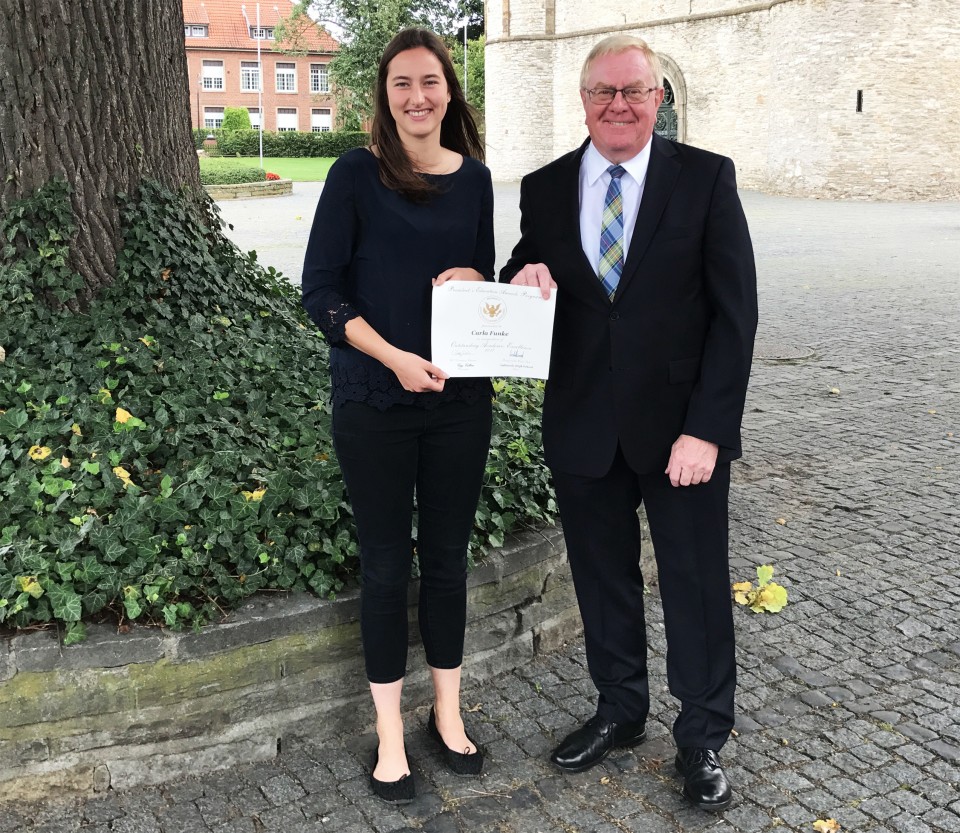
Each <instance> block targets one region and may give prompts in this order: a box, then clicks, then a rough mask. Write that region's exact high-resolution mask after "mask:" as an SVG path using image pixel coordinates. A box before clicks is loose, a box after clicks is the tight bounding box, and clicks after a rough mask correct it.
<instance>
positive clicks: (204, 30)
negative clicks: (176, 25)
mask: <svg viewBox="0 0 960 833" xmlns="http://www.w3.org/2000/svg"><path fill="white" fill-rule="evenodd" d="M208 35H209V29H208V27H206V26H199V25H197V24H196V23H185V24H184V25H183V36H184V37H185V38H205V37H207V36H208Z"/></svg>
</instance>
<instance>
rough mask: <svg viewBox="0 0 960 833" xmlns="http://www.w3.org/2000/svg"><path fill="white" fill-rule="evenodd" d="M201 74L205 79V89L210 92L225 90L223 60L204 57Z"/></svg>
mask: <svg viewBox="0 0 960 833" xmlns="http://www.w3.org/2000/svg"><path fill="white" fill-rule="evenodd" d="M200 75H201V78H202V79H203V85H202V86H203V89H205V90H208V91H210V92H217V91H221V92H222V91H223V87H224V75H223V61H212V60H207V59H204V60H203V62H202V64H201V69H200Z"/></svg>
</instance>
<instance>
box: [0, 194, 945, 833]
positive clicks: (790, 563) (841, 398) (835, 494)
mask: <svg viewBox="0 0 960 833" xmlns="http://www.w3.org/2000/svg"><path fill="white" fill-rule="evenodd" d="M299 187H300V186H298V188H299ZM504 193H506V194H508V195H512V196H510V197H509V198H511V199H512V198H513V197H515V194H516V186H513V185H510V186H504V187H499V186H498V194H499V195H500V197H501V202H506V199H505V198H504V197H503V195H504ZM744 202H745V206H746V208H747V213H748V216H749V218H750V221H751V226H752V229H753V235H754V239H755V243H756V248H757V254H758V261H759V265H760V275H761V279H760V284H761V289H760V294H761V320H762V323H761V327H760V333H759V338H758V347H757V355H758V359H757V361H756V363H755V371H754V378H753V383H752V387H751V391H750V396H749V400H748V403H747V414H746V418H745V443H746V445H745V450H746V456H745V459H744V460H743V461H742V462H740V463H738V464H736V465H735V482H734V487H733V493H732V524H731V537H732V542H731V543H732V572H733V577H734V579H748V578H755V574H754V568H755V566H756V565H759V564H772V565H773V566H774V567H775V569H776V575H775V580H780V581H781V582H782V583H783V584H785V585H786V586H787V587H788V589H789V592H790V604H789V605H788V606H787V607H786V608H785V609H784V610H783V611H782V612H781V613H779V614H763V615H757V614H753V613H751V612H749V611H748V610H746V609H745V608H738V609H737V610H736V622H737V629H738V637H739V647H738V657H739V667H740V684H739V692H738V702H739V708H740V714H739V720H738V729H737V734H736V736H735V737H732V738H731V740H730V742H729V743H728V744H727V745H726V747H725V748H724V750H723V756H724V760H725V762H726V763H727V765H728V771H729V774H730V776H731V779H732V781H733V783H734V785H735V789H736V799H735V802H734V804H733V806H732V807H731V808H730V809H729V810H727V811H726V812H725V813H723V814H720V815H710V814H706V813H702V812H700V811H698V810H695V809H692V808H690V807H688V806H687V805H686V804H685V802H684V800H683V798H682V797H681V795H680V794H679V787H680V782H679V779H678V778H677V776H676V775H675V773H674V770H673V763H672V758H673V749H672V742H671V739H670V731H669V726H670V724H671V721H672V719H673V715H674V709H675V704H674V703H673V702H672V700H671V698H670V697H669V695H668V693H667V691H666V688H665V679H664V658H663V652H664V640H663V630H662V616H661V612H660V609H659V603H658V600H657V596H656V592H655V591H654V592H653V593H652V594H651V595H650V597H649V607H650V614H649V616H648V620H649V630H650V643H651V649H652V654H653V656H652V657H651V671H652V674H653V678H652V681H651V682H652V686H651V688H652V695H653V700H654V702H653V707H652V715H651V716H652V722H651V725H650V727H649V730H650V731H649V737H650V739H649V740H648V741H647V742H646V743H644V744H643V745H641V746H639V747H637V748H636V749H634V750H630V751H618V752H617V753H616V754H614V755H612V756H611V757H610V758H608V759H607V761H606V762H604V764H602V765H601V766H599V767H597V768H595V769H593V770H591V771H588V772H586V773H583V774H580V775H576V776H565V775H562V774H559V773H558V772H556V771H554V770H552V769H551V767H550V766H549V764H548V763H547V761H546V755H547V753H548V751H549V749H550V748H551V746H552V745H553V744H554V743H555V742H556V741H557V739H558V738H560V737H561V736H562V735H563V734H564V733H565V732H566V731H567V730H569V729H570V728H571V727H572V726H573V725H574V724H575V723H576V722H577V721H579V720H580V719H582V718H584V717H585V716H587V715H589V714H590V713H592V711H593V690H592V686H591V684H590V681H589V677H588V675H587V672H586V670H585V665H584V656H583V651H582V648H581V645H580V644H579V643H571V644H569V645H567V646H565V647H564V648H563V649H562V650H560V651H558V652H556V653H553V654H549V655H544V656H542V657H540V658H539V659H538V660H537V661H535V662H534V663H532V664H530V665H528V666H526V667H524V668H521V669H518V670H517V671H515V672H513V673H508V674H505V675H503V676H501V677H499V678H496V679H495V680H493V681H492V682H489V683H487V684H485V685H483V686H476V685H470V684H469V678H468V684H467V688H466V692H465V698H464V699H465V702H466V703H467V704H468V705H469V706H471V707H472V709H473V711H474V713H473V714H471V715H469V716H468V725H469V726H470V728H471V730H472V732H473V733H474V734H475V735H476V737H477V739H478V740H480V741H481V742H482V743H484V744H485V745H486V747H487V749H488V752H489V765H488V768H487V772H486V775H485V777H484V778H483V779H482V780H481V781H469V780H466V781H461V780H457V779H455V778H454V777H453V776H451V775H450V774H448V773H447V772H445V771H444V770H443V769H442V768H441V767H440V765H439V762H438V760H437V758H436V756H435V754H433V752H432V749H431V747H430V746H429V745H428V743H427V740H428V739H427V738H426V736H425V732H424V729H423V724H424V722H425V716H426V714H425V707H423V706H421V707H420V708H419V709H418V710H417V711H415V712H411V713H410V714H409V716H408V721H407V725H408V743H409V747H408V748H409V750H410V752H411V756H412V758H413V760H414V762H415V766H414V770H415V775H416V779H417V782H418V788H419V793H420V797H419V798H418V799H417V800H416V802H415V803H413V804H411V805H409V806H408V807H406V808H403V809H393V808H389V807H387V806H385V805H382V804H379V803H377V801H376V800H375V799H373V798H372V797H371V796H370V795H369V794H368V787H367V784H366V771H367V770H366V766H367V764H368V759H369V753H370V750H371V749H372V745H373V740H374V736H373V735H372V734H371V733H370V726H369V723H368V724H367V725H366V727H365V730H364V731H365V732H366V734H362V735H360V736H346V735H344V736H340V737H338V738H336V739H334V740H332V741H328V742H324V743H318V742H315V741H310V740H294V741H290V742H285V745H284V748H283V752H282V754H281V755H280V756H279V757H278V758H277V760H276V761H274V762H271V763H265V764H257V765H249V766H245V767H241V768H236V769H232V770H229V771H226V772H221V773H218V774H214V775H208V776H203V777H198V778H196V779H191V780H186V781H180V782H177V783H174V784H171V785H168V786H164V787H159V788H150V789H138V790H135V791H130V792H127V793H122V794H108V795H107V796H106V797H102V798H95V799H90V800H87V801H84V802H80V803H69V804H64V803H58V802H57V801H55V800H51V801H50V802H49V803H47V804H45V805H43V806H41V807H31V808H29V813H28V812H27V808H24V809H22V810H21V811H20V812H21V815H18V814H17V812H12V813H7V814H6V815H0V833H7V831H14V830H30V831H44V833H67V831H74V830H80V829H83V830H85V831H92V832H93V833H106V831H113V832H114V833H161V831H162V833H201V832H202V833H266V832H269V833H273V831H283V833H302V832H304V831H326V830H331V831H340V833H362V832H363V831H377V833H386V832H387V831H397V830H412V829H416V830H422V831H428V832H429V833H454V831H498V833H572V831H592V833H614V831H632V833H671V832H672V831H691V832H692V831H707V830H709V831H738V833H755V832H759V831H770V830H777V831H781V830H791V831H813V830H814V828H813V826H812V825H813V822H814V821H815V820H817V819H829V818H833V819H836V820H837V821H838V822H839V823H840V824H841V825H842V829H843V830H845V831H864V833H866V831H872V833H927V831H933V833H957V831H960V789H958V782H960V569H958V568H960V552H958V550H960V545H958V531H960V509H958V501H960V476H958V468H960V460H958V437H960V425H958V412H960V267H958V264H960V206H958V205H957V204H955V203H954V204H863V203H827V202H817V201H800V200H790V199H783V198H775V197H769V196H763V195H759V194H751V193H747V194H744ZM514 204H515V200H514ZM264 205H267V206H269V208H268V209H267V210H268V211H269V212H270V213H272V214H273V215H275V216H276V218H277V223H278V224H279V225H281V226H282V225H283V217H282V216H281V214H282V212H280V209H279V208H278V206H280V202H279V201H277V202H271V203H266V204H264V203H259V204H254V203H252V202H251V203H247V204H246V205H245V206H244V205H239V204H231V205H229V207H228V208H229V212H230V213H231V214H232V213H234V212H236V213H237V214H238V215H241V216H242V215H243V212H247V215H249V216H256V215H259V214H260V213H261V212H262V211H263V210H264V209H263V207H262V206H264ZM502 212H503V213H501V214H498V221H504V218H506V220H505V222H507V223H509V222H515V213H514V214H513V215H512V218H513V219H511V215H509V210H508V208H504V209H502ZM260 226H261V227H260V231H259V233H260V234H265V235H267V236H268V238H269V239H275V236H276V235H280V236H282V232H276V231H273V230H271V229H270V228H269V225H265V224H263V223H261V224H260ZM237 228H238V229H239V228H240V224H239V223H238V224H237ZM513 228H515V225H514V227H513ZM303 232H304V234H305V232H306V227H305V226H304V227H303ZM499 233H500V236H501V237H502V238H503V239H504V240H508V239H509V238H511V237H512V234H513V231H512V229H511V228H501V229H500V232H499ZM271 235H274V236H273V237H271ZM301 236H302V235H301ZM255 245H259V243H258V239H257V238H256V237H253V236H252V235H251V236H250V237H249V238H248V239H246V240H245V241H244V246H245V247H253V246H255ZM301 245H302V244H301ZM503 245H504V246H508V245H509V244H508V243H504V244H503ZM503 252H504V249H501V254H503ZM28 817H30V818H32V821H31V820H28Z"/></svg>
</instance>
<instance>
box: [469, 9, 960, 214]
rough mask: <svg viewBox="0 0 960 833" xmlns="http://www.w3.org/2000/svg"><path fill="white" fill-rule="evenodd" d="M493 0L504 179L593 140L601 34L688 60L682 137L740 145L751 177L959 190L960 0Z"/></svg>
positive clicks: (678, 62) (739, 158)
mask: <svg viewBox="0 0 960 833" xmlns="http://www.w3.org/2000/svg"><path fill="white" fill-rule="evenodd" d="M487 7H488V15H487V27H488V40H487V79H488V81H487V117H486V124H487V141H488V161H489V164H490V166H491V168H492V170H493V174H494V177H495V178H498V179H508V180H513V179H518V178H519V177H521V176H522V175H523V174H525V173H527V172H528V171H530V170H532V169H533V168H535V167H537V166H539V165H542V164H544V163H545V162H546V161H549V160H550V159H552V158H555V157H556V156H559V155H560V154H562V153H565V152H566V151H568V150H571V149H573V148H575V147H576V146H577V145H579V144H580V142H582V141H583V139H584V138H586V128H585V127H584V126H583V112H582V107H581V105H580V99H579V95H578V93H577V89H578V86H579V83H578V76H579V71H580V66H581V64H582V62H583V58H584V56H585V55H586V54H587V52H588V51H589V49H590V47H591V46H592V45H593V44H594V43H595V42H596V41H598V40H600V39H601V38H602V37H605V36H606V35H609V34H614V33H618V32H625V33H629V34H635V35H639V36H640V37H643V38H645V39H646V40H647V41H648V42H649V43H650V44H651V46H652V47H653V48H654V49H656V50H657V51H658V52H660V53H661V54H663V55H664V56H666V57H667V58H668V61H667V63H668V65H669V66H670V67H672V68H673V67H675V70H674V71H673V75H674V77H673V78H671V77H670V72H668V80H670V81H671V83H672V86H673V87H674V89H675V90H684V91H685V98H684V99H683V100H682V101H681V102H680V106H681V107H682V108H683V115H684V118H683V119H682V124H683V126H684V128H685V131H684V134H683V135H681V140H682V141H686V142H688V143H690V144H694V145H698V146H701V147H705V148H707V149H709V150H713V151H716V152H719V153H723V154H725V155H728V156H731V157H732V158H733V159H734V161H735V162H736V164H737V170H738V176H739V182H740V184H741V186H744V187H747V188H755V189H760V190H764V191H768V192H771V193H779V194H789V195H794V196H806V197H830V198H856V199H958V198H960V96H957V95H956V94H955V92H954V89H953V87H954V85H955V84H956V80H957V79H958V78H960V4H958V3H955V2H952V0H921V2H917V3H911V4H903V3H901V2H897V0H875V2H873V3H871V4H870V6H869V12H865V10H864V7H863V6H862V5H861V4H858V3H849V2H846V0H768V2H752V3H750V2H737V1H736V0H683V1H682V2H681V1H680V0H647V2H640V3H637V2H632V0H609V1H608V2H605V3H603V4H600V5H597V4H594V3H590V2H588V0H490V2H488V5H487ZM551 10H552V11H551ZM548 12H549V13H548ZM521 88H522V89H523V90H524V91H526V92H525V94H520V93H519V89H521ZM858 91H859V101H860V103H861V104H862V108H861V111H860V112H858V111H857V106H858Z"/></svg>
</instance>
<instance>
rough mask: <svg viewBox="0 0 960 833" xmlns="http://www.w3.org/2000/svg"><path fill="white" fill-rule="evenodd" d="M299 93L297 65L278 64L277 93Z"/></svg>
mask: <svg viewBox="0 0 960 833" xmlns="http://www.w3.org/2000/svg"><path fill="white" fill-rule="evenodd" d="M296 91H297V65H296V64H277V92H278V93H295V92H296Z"/></svg>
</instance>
